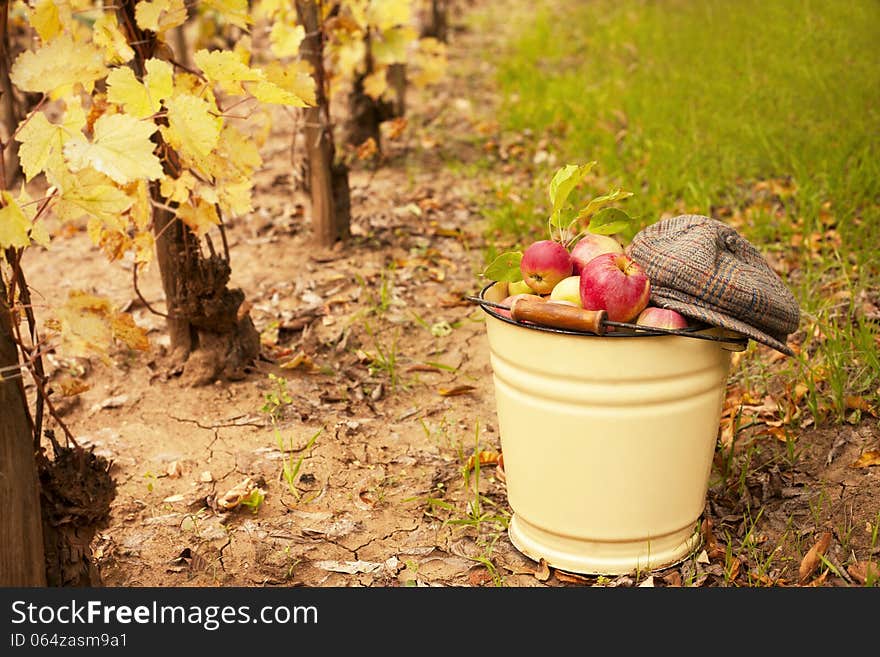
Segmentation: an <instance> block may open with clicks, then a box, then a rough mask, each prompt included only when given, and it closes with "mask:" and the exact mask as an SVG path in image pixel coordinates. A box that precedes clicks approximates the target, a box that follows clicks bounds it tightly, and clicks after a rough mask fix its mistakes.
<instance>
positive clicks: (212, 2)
mask: <svg viewBox="0 0 880 657" xmlns="http://www.w3.org/2000/svg"><path fill="white" fill-rule="evenodd" d="M201 4H202V5H203V6H204V7H209V8H211V9H214V10H215V11H216V12H217V13H218V14H220V15H221V16H222V17H223V20H224V21H226V22H227V23H230V24H232V25H235V26H236V27H240V28H241V29H243V30H248V29H249V28H250V23H251V22H252V21H251V19H250V16H248V4H249V3H248V0H201Z"/></svg>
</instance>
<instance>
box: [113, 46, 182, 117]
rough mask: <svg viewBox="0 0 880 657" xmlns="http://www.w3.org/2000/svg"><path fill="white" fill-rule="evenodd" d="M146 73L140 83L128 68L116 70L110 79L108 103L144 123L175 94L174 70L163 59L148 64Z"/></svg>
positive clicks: (151, 60) (153, 60) (153, 59)
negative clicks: (143, 120)
mask: <svg viewBox="0 0 880 657" xmlns="http://www.w3.org/2000/svg"><path fill="white" fill-rule="evenodd" d="M146 69H147V73H146V75H145V76H144V82H143V83H141V82H140V80H138V79H137V78H136V77H135V75H134V71H132V70H131V69H130V68H128V67H127V66H122V67H119V68H115V69H113V70H112V71H110V75H108V76H107V85H108V90H107V100H109V101H110V102H111V103H116V104H117V105H121V106H122V108H123V109H124V110H125V112H126V113H127V114H131V115H132V116H134V117H135V118H138V119H145V118H147V117H148V116H152V115H153V114H155V113H156V112H158V111H159V109H160V108H161V107H162V101H163V100H165V99H166V98H168V97H169V96H171V94H172V93H173V92H174V69H173V68H172V67H171V64H169V63H168V62H164V61H162V60H161V59H156V58H151V59H148V60H147V62H146Z"/></svg>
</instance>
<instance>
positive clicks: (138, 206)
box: [129, 179, 153, 231]
mask: <svg viewBox="0 0 880 657" xmlns="http://www.w3.org/2000/svg"><path fill="white" fill-rule="evenodd" d="M132 196H134V203H132V206H131V208H130V209H129V214H130V216H131V221H132V223H133V224H134V227H135V228H137V229H138V230H141V231H142V230H146V229H147V227H148V226H149V225H150V221H151V220H152V219H153V204H152V203H150V188H149V185H148V184H147V181H146V180H143V179H142V180H138V181H137V182H136V183H134V189H133V190H132Z"/></svg>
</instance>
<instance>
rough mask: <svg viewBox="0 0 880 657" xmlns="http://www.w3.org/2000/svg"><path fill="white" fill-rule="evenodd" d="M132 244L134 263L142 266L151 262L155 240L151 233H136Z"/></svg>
mask: <svg viewBox="0 0 880 657" xmlns="http://www.w3.org/2000/svg"><path fill="white" fill-rule="evenodd" d="M132 242H133V243H134V261H135V262H137V263H140V264H143V265H145V264H147V263H148V262H152V260H153V253H155V250H156V238H154V237H153V233H151V232H149V231H143V232H140V233H137V234H135V236H134V239H133V240H132Z"/></svg>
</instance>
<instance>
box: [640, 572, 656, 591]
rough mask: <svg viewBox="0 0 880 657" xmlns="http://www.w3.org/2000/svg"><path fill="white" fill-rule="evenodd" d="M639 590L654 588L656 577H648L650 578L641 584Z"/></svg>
mask: <svg viewBox="0 0 880 657" xmlns="http://www.w3.org/2000/svg"><path fill="white" fill-rule="evenodd" d="M639 588H650V589H652V588H654V576H653V575H648V577H647V578H646V579H645V580H644V581H643V582H642V583H641V584H639Z"/></svg>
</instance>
